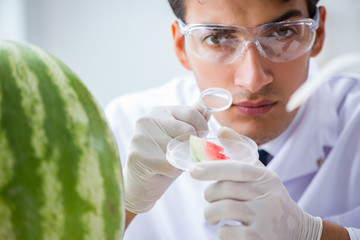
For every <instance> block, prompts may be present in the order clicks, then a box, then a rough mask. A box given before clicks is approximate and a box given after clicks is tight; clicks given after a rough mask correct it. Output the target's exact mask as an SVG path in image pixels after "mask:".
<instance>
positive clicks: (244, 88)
mask: <svg viewBox="0 0 360 240" xmlns="http://www.w3.org/2000/svg"><path fill="white" fill-rule="evenodd" d="M185 5H186V11H185V13H186V15H185V22H186V23H188V24H189V23H190V24H191V23H206V24H226V25H238V26H242V27H246V28H254V27H256V26H259V25H262V24H265V23H270V22H273V21H275V19H279V18H281V17H283V16H284V15H286V14H287V13H289V12H297V14H295V16H292V15H291V14H290V15H289V14H288V17H286V19H283V20H294V19H303V18H308V17H309V15H308V10H307V5H306V2H305V0H290V1H288V2H284V1H281V0H251V1H245V0H222V1H217V0H202V1H198V0H186V4H185ZM293 10H295V11H293ZM299 12H300V15H299ZM324 12H325V11H324ZM320 14H322V15H324V16H323V18H325V13H320ZM321 24H323V23H321ZM173 26H174V32H173V33H174V41H175V42H174V43H175V48H176V51H177V55H178V57H179V59H180V61H181V62H182V64H183V65H184V66H185V67H186V68H188V69H189V70H192V71H193V73H194V75H195V77H196V80H197V83H198V86H199V88H200V90H201V91H203V90H205V89H207V88H210V87H221V88H225V89H227V90H229V91H230V92H231V94H232V96H233V104H232V106H231V107H230V108H229V109H228V110H226V111H223V112H218V113H215V114H214V117H215V118H216V119H217V121H218V122H219V123H220V124H221V125H223V126H228V127H230V128H232V129H234V130H236V131H237V132H238V133H240V134H243V135H245V136H248V137H250V138H252V139H253V140H254V141H255V142H257V143H258V144H259V145H261V144H263V143H265V142H267V141H269V140H272V139H274V138H276V137H277V136H279V135H280V134H281V133H282V132H283V131H284V130H285V129H286V128H287V127H288V126H289V124H290V123H291V121H292V120H293V119H294V117H295V114H296V112H295V111H294V112H291V113H288V112H287V111H286V110H285V106H286V103H287V102H288V100H289V98H290V96H291V94H292V93H293V92H294V91H295V90H296V89H297V88H298V87H299V86H300V85H301V84H302V83H303V82H304V81H305V80H306V79H307V76H308V66H309V59H310V56H315V55H316V54H317V53H318V52H319V51H320V49H321V46H322V41H320V44H319V43H317V42H316V41H318V40H316V41H315V44H314V47H313V49H312V50H310V51H309V52H307V53H305V54H304V55H302V56H300V57H298V58H296V59H294V60H291V61H288V62H281V63H279V62H272V61H271V60H269V59H268V58H265V57H263V56H262V55H261V54H260V53H259V52H258V50H257V48H256V46H255V45H254V44H253V43H251V44H249V45H248V46H247V48H246V50H245V52H244V54H243V55H242V56H241V57H239V58H238V59H236V60H235V61H234V62H232V63H231V64H227V65H219V64H214V63H210V62H208V61H204V60H202V59H199V58H198V57H197V56H195V55H194V53H193V52H192V50H191V49H189V48H188V47H187V46H186V41H185V47H181V41H183V40H181V39H180V38H183V36H182V35H181V34H176V31H178V29H177V27H176V26H175V25H173ZM321 27H322V26H320V28H321ZM315 46H317V48H316V49H314V48H315Z"/></svg>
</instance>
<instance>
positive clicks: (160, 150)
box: [106, 0, 360, 240]
mask: <svg viewBox="0 0 360 240" xmlns="http://www.w3.org/2000/svg"><path fill="white" fill-rule="evenodd" d="M169 2H170V5H171V6H172V8H173V10H174V13H175V15H176V16H177V17H178V18H179V20H178V21H176V22H174V23H173V25H172V30H173V39H174V47H175V51H176V54H177V56H178V58H179V60H180V62H181V63H182V65H183V66H184V67H185V68H187V69H189V70H191V71H192V72H193V74H194V77H195V79H196V80H194V79H192V78H178V79H175V80H174V81H171V82H170V83H168V84H166V85H165V86H163V87H160V88H158V89H152V90H149V91H147V92H144V93H139V94H133V95H130V96H124V97H121V98H119V99H117V100H115V101H113V102H112V103H111V104H110V105H109V106H108V108H107V109H106V113H107V116H108V118H109V122H110V124H111V126H112V128H113V130H114V133H115V136H116V138H117V140H118V144H119V148H120V155H121V158H122V160H123V161H124V159H128V161H127V162H126V163H125V161H124V162H123V166H124V168H125V169H124V182H125V202H126V210H127V223H129V222H130V221H131V220H132V219H133V217H135V215H136V214H139V215H137V217H136V218H135V219H134V221H133V222H132V223H131V224H130V225H129V227H128V229H127V232H126V234H125V239H157V240H158V239H160V240H161V239H218V236H217V235H218V234H219V236H220V238H221V239H320V238H321V239H349V236H350V237H351V239H360V238H359V236H360V233H359V230H358V229H356V228H360V220H359V218H360V217H359V216H360V195H359V191H358V190H357V189H358V186H357V185H356V184H357V183H358V182H360V176H359V175H360V174H359V169H360V153H359V151H358V150H357V148H358V147H357V146H358V145H359V143H360V140H359V137H357V136H356V137H353V138H351V137H352V136H353V135H354V134H355V133H354V131H355V130H356V129H357V128H358V126H359V124H360V117H359V116H360V114H358V113H359V111H360V107H359V106H358V102H359V100H360V82H359V80H358V79H356V78H354V77H337V78H334V79H331V80H329V82H328V83H326V84H325V85H324V86H323V87H322V88H321V89H319V90H318V91H317V92H316V93H315V94H314V95H313V96H312V97H311V98H310V99H309V100H308V101H307V102H306V103H305V104H304V105H303V106H301V108H300V109H299V110H297V111H294V112H290V113H289V112H287V111H286V110H285V105H286V103H287V101H288V100H289V97H290V96H291V94H292V93H293V92H294V91H295V90H296V89H297V88H298V87H299V86H300V85H301V84H302V83H304V82H305V81H306V80H307V79H308V78H309V81H310V80H311V76H309V75H308V72H309V66H310V58H311V57H315V56H316V55H317V54H318V53H319V52H320V51H321V48H322V45H323V41H324V37H325V33H324V26H325V16H326V11H325V8H324V7H319V8H317V7H316V1H311V0H309V1H305V0H288V1H285V0H284V1H283V0H270V1H264V0H252V1H245V0H223V1H215V0H204V1H200V0H199V1H198V0H183V1H170V0H169ZM310 72H312V71H310ZM314 74H315V73H314ZM195 82H196V84H195ZM210 87H221V88H225V89H227V90H229V91H230V92H231V94H232V96H233V103H232V105H231V107H230V108H229V109H228V110H226V111H223V112H218V113H214V114H213V116H212V117H211V118H210V120H209V122H207V121H208V115H206V114H204V113H203V112H202V110H201V108H199V107H197V105H195V106H192V105H193V104H194V103H195V102H196V99H197V97H198V94H199V90H200V91H203V90H205V89H207V88H210ZM164 104H166V105H168V106H163V107H157V108H153V107H155V106H159V105H164ZM170 105H171V106H170ZM144 114H145V115H144ZM136 119H138V121H137V122H136V125H135V126H134V121H135V120H136ZM224 127H225V128H224ZM207 129H210V130H219V129H220V131H221V132H222V133H224V134H226V135H230V136H231V137H233V138H237V137H238V134H242V135H245V136H248V137H250V138H252V139H253V140H254V141H255V142H256V143H257V144H258V145H259V147H260V148H261V149H265V150H267V152H269V153H270V154H271V155H272V160H271V161H270V162H269V159H270V158H268V161H267V162H264V163H265V164H268V165H267V167H265V166H264V165H262V163H260V162H259V161H255V162H254V163H252V164H247V163H243V162H241V160H238V161H232V160H227V161H221V162H218V163H201V164H198V165H195V167H194V168H193V169H191V170H190V174H191V175H189V174H188V173H187V172H185V173H182V171H180V170H179V169H176V168H174V167H172V166H171V165H170V164H169V163H168V162H167V161H166V157H165V153H166V146H167V143H168V142H169V141H170V140H171V139H173V138H175V137H176V136H179V135H181V134H183V133H188V132H190V131H202V130H207ZM356 135H358V134H356ZM131 136H133V137H132V140H131V142H130V137H131ZM128 150H129V153H127V151H128ZM195 179H196V180H195ZM198 180H202V181H198ZM207 180H209V181H212V182H208V181H207ZM214 180H215V182H214ZM280 180H281V181H280ZM204 191H205V199H206V200H205V199H204V197H203V192H204ZM207 201H208V202H209V203H207ZM295 202H296V204H295ZM155 203H156V204H155ZM204 211H205V219H203V212H204ZM140 213H141V214H140ZM223 220H235V221H236V222H238V223H240V224H235V225H234V226H231V225H228V224H225V225H219V224H218V225H216V224H217V223H219V222H221V221H223ZM334 223H335V224H334ZM213 225H216V226H213ZM345 227H347V228H345ZM356 234H357V235H356ZM356 237H357V238H356Z"/></svg>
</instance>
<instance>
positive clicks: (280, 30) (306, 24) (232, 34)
mask: <svg viewBox="0 0 360 240" xmlns="http://www.w3.org/2000/svg"><path fill="white" fill-rule="evenodd" d="M177 21H178V23H179V28H180V32H181V33H182V34H183V35H184V36H185V39H186V44H187V45H188V47H189V48H190V49H191V50H192V51H193V53H194V54H195V55H196V56H197V57H198V58H200V59H202V60H204V61H207V62H211V63H215V64H221V65H225V64H230V63H232V62H234V61H235V60H236V59H238V58H239V57H240V56H241V55H242V54H243V53H244V52H245V49H246V47H247V45H249V44H250V43H254V44H255V45H256V48H257V49H258V51H259V53H260V54H261V55H262V56H264V57H266V58H268V59H270V60H271V61H273V62H287V61H291V60H293V59H295V58H298V57H300V56H302V55H303V54H305V53H306V52H307V51H309V50H310V49H311V47H312V46H313V44H314V41H315V37H316V29H317V28H318V27H319V10H318V8H317V9H316V14H315V16H314V19H311V18H305V19H297V20H288V21H282V22H274V23H267V24H263V25H260V26H257V27H255V28H245V27H241V26H236V25H223V24H185V23H184V22H183V21H181V20H180V19H178V20H177Z"/></svg>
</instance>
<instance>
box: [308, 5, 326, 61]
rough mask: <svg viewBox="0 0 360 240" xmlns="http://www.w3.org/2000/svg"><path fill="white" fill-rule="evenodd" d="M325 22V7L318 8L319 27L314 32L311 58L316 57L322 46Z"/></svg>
mask: <svg viewBox="0 0 360 240" xmlns="http://www.w3.org/2000/svg"><path fill="white" fill-rule="evenodd" d="M325 20H326V9H325V7H323V6H321V7H319V27H318V29H317V30H316V39H315V42H314V45H313V47H312V50H311V56H312V57H315V56H317V55H318V54H319V53H320V51H321V49H322V48H323V46H324V40H325Z"/></svg>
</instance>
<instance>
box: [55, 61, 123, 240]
mask: <svg viewBox="0 0 360 240" xmlns="http://www.w3.org/2000/svg"><path fill="white" fill-rule="evenodd" d="M59 65H60V66H61V68H63V69H66V71H65V73H66V75H67V77H68V78H69V79H70V78H71V76H73V73H72V72H71V70H70V69H68V68H67V67H66V66H65V65H64V64H63V63H59ZM71 86H72V88H73V89H75V91H76V93H78V98H79V99H80V102H81V104H82V106H83V109H84V110H85V111H86V114H87V116H88V119H89V131H88V133H87V134H88V139H89V141H90V147H91V148H92V149H95V151H96V152H97V153H98V154H99V161H100V164H99V165H100V171H101V175H102V177H103V180H104V181H103V187H104V191H105V202H104V204H103V219H104V226H105V234H106V239H108V240H110V239H115V235H116V234H117V233H118V231H119V227H120V226H123V217H124V216H122V215H120V213H121V214H122V212H121V210H122V209H123V206H122V204H123V203H122V202H121V200H122V199H121V194H122V191H123V189H122V183H119V182H117V178H116V172H120V173H121V166H120V158H119V155H118V152H117V148H116V145H115V144H114V143H115V141H113V142H109V141H108V140H109V139H112V135H111V132H110V130H109V127H108V126H107V124H106V121H105V120H104V118H103V113H102V112H101V110H100V109H99V108H98V106H97V104H96V102H95V100H94V99H93V97H92V95H91V94H90V93H89V91H88V90H87V88H86V87H85V86H84V85H83V84H82V82H80V81H78V80H75V79H74V80H73V81H71ZM114 166H116V167H118V168H119V169H117V170H118V171H116V169H114Z"/></svg>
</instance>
